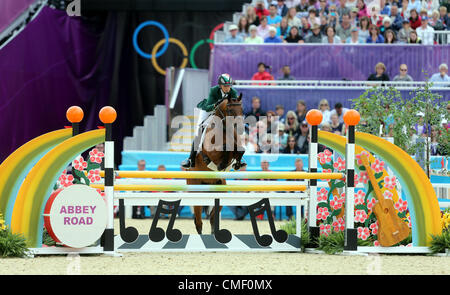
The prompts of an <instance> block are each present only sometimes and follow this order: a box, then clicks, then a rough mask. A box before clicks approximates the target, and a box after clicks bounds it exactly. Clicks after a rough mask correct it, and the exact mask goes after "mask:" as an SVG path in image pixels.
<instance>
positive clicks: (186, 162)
mask: <svg viewBox="0 0 450 295" xmlns="http://www.w3.org/2000/svg"><path fill="white" fill-rule="evenodd" d="M202 134H203V127H200V128H198V131H197V134H195V138H194V141H193V142H192V147H191V153H190V154H189V158H188V159H186V160H184V161H183V162H181V166H182V167H183V168H192V167H194V166H195V157H196V156H197V151H196V150H195V148H194V147H195V146H198V145H199V141H200V138H201V136H202Z"/></svg>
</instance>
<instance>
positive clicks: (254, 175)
mask: <svg viewBox="0 0 450 295" xmlns="http://www.w3.org/2000/svg"><path fill="white" fill-rule="evenodd" d="M316 170H317V168H316ZM316 172H317V171H316ZM104 175H105V172H104V171H100V176H101V177H104ZM115 176H116V177H121V178H160V179H163V178H173V179H341V178H343V177H344V176H345V175H344V173H308V172H291V171H289V172H264V171H261V172H260V171H245V172H243V171H238V172H215V171H115Z"/></svg>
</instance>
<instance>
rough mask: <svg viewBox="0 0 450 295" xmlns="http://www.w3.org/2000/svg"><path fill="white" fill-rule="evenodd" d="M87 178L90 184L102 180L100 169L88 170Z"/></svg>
mask: <svg viewBox="0 0 450 295" xmlns="http://www.w3.org/2000/svg"><path fill="white" fill-rule="evenodd" d="M87 177H88V179H89V181H90V182H96V181H100V180H101V179H102V178H101V177H100V169H93V170H89V172H88V175H87Z"/></svg>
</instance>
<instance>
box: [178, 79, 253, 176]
mask: <svg viewBox="0 0 450 295" xmlns="http://www.w3.org/2000/svg"><path fill="white" fill-rule="evenodd" d="M218 80H219V81H218V84H219V85H217V86H214V87H212V88H211V90H210V91H209V96H208V98H205V99H203V100H202V101H201V102H200V103H199V104H197V108H199V109H201V111H200V114H199V116H198V120H197V124H196V129H195V133H194V134H195V138H194V142H193V143H192V147H191V153H190V155H189V158H188V159H186V160H184V161H183V162H182V163H181V166H182V167H184V168H190V167H194V166H195V156H196V154H197V151H196V148H195V142H197V140H198V137H201V135H202V132H201V130H202V127H201V125H203V122H204V121H205V120H206V119H207V118H208V117H209V116H210V115H211V114H212V111H214V109H215V108H216V106H217V103H218V102H221V101H222V99H224V98H225V96H228V97H230V98H231V99H234V98H237V92H236V90H235V89H233V88H231V85H232V84H233V79H231V77H230V75H228V74H221V75H220V76H219V79H218ZM245 165H247V164H246V163H241V159H236V163H235V164H234V169H235V170H237V169H239V168H240V167H243V166H245Z"/></svg>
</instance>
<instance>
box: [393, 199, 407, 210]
mask: <svg viewBox="0 0 450 295" xmlns="http://www.w3.org/2000/svg"><path fill="white" fill-rule="evenodd" d="M394 207H395V209H396V210H397V211H398V212H400V213H401V212H403V211H406V209H408V201H406V200H405V201H403V200H402V198H399V199H398V201H397V203H395V205H394Z"/></svg>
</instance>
